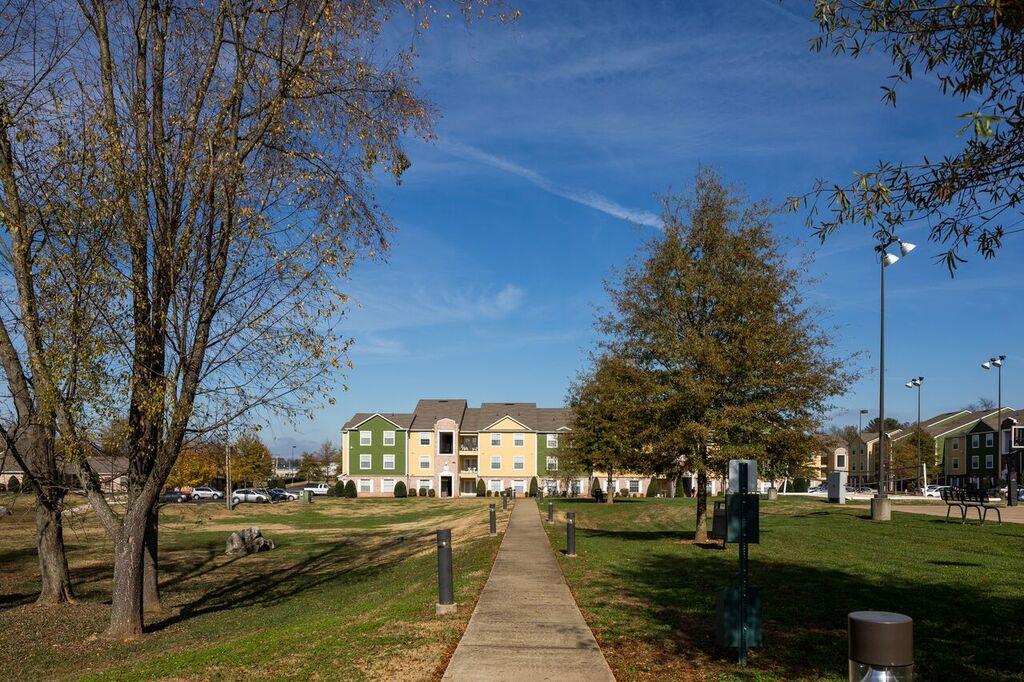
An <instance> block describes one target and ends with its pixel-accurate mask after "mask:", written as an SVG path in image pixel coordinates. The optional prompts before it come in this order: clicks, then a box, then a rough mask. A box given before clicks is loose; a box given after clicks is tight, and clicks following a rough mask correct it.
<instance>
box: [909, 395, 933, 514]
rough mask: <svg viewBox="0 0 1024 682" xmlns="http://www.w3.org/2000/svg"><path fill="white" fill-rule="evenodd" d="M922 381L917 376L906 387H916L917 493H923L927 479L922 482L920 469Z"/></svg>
mask: <svg viewBox="0 0 1024 682" xmlns="http://www.w3.org/2000/svg"><path fill="white" fill-rule="evenodd" d="M923 383H924V377H917V378H916V379H911V380H910V381H908V382H907V388H916V389H917V433H915V434H914V438H916V439H917V494H918V495H924V486H925V485H927V484H928V481H924V483H923V484H922V481H921V479H922V478H923V477H922V475H921V474H922V470H921V384H923Z"/></svg>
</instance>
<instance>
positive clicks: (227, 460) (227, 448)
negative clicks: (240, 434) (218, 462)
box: [224, 426, 231, 511]
mask: <svg viewBox="0 0 1024 682" xmlns="http://www.w3.org/2000/svg"><path fill="white" fill-rule="evenodd" d="M224 436H225V438H224V478H225V479H226V480H225V483H226V489H225V490H224V501H225V502H227V505H228V511H231V432H230V431H228V427H227V426H225V427H224Z"/></svg>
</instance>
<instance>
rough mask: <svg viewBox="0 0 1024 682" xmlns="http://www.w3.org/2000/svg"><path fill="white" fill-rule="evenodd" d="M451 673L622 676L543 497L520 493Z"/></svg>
mask: <svg viewBox="0 0 1024 682" xmlns="http://www.w3.org/2000/svg"><path fill="white" fill-rule="evenodd" d="M443 679H446V680H556V679H557V680H560V681H563V682H564V681H566V680H614V679H615V677H614V676H613V675H612V671H611V668H609V667H608V663H607V661H605V660H604V655H603V654H602V653H601V650H600V648H598V646H597V640H595V639H594V634H593V633H592V632H591V631H590V628H589V627H587V624H586V622H585V621H584V620H583V616H582V615H581V614H580V610H579V608H577V606H576V601H575V600H574V599H573V598H572V593H570V592H569V588H568V586H566V584H565V579H564V578H563V577H562V571H561V570H560V569H559V567H558V562H557V561H556V560H555V555H554V554H553V553H552V550H551V544H550V543H549V542H548V537H547V534H546V533H545V532H544V527H543V526H542V525H541V520H540V513H539V512H538V511H537V502H536V501H535V500H533V499H532V498H526V499H522V500H517V501H516V503H515V507H514V508H513V509H512V515H511V517H510V519H509V524H508V529H507V530H506V531H505V537H504V539H502V541H501V547H500V548H499V549H498V557H497V559H496V560H495V562H494V567H493V568H492V569H491V575H490V577H489V578H488V579H487V584H486V585H484V589H483V592H481V593H480V601H479V602H477V605H476V610H474V611H473V616H472V618H470V620H469V626H468V627H467V628H466V632H465V634H463V635H462V640H461V641H460V642H459V646H458V648H457V649H455V654H454V655H453V656H452V660H451V662H449V664H448V669H447V670H446V671H445V673H444V678H443Z"/></svg>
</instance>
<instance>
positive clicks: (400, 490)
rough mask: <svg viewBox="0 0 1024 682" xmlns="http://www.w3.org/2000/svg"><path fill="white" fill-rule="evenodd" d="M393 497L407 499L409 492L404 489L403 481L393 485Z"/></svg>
mask: <svg viewBox="0 0 1024 682" xmlns="http://www.w3.org/2000/svg"><path fill="white" fill-rule="evenodd" d="M395 497H409V491H408V489H407V488H406V487H405V481H399V482H398V483H396V484H395Z"/></svg>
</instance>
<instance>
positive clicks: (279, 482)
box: [267, 478, 285, 488]
mask: <svg viewBox="0 0 1024 682" xmlns="http://www.w3.org/2000/svg"><path fill="white" fill-rule="evenodd" d="M284 486H285V482H284V479H283V478H272V479H270V480H269V481H267V487H268V488H283V487H284Z"/></svg>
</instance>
